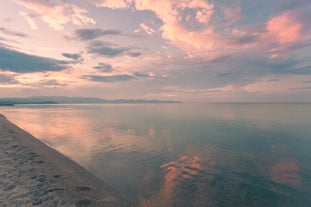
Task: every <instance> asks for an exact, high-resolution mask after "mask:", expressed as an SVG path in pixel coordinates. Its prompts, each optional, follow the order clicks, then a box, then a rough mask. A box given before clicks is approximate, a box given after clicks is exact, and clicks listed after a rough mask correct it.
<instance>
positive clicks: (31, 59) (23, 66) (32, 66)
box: [0, 47, 68, 73]
mask: <svg viewBox="0 0 311 207" xmlns="http://www.w3.org/2000/svg"><path fill="white" fill-rule="evenodd" d="M66 64H68V62H66V61H60V60H55V59H52V58H46V57H40V56H35V55H28V54H25V53H22V52H18V51H15V50H11V49H7V48H4V47H0V69H2V70H9V71H13V72H17V73H26V72H42V71H60V70H63V69H65V68H66Z"/></svg>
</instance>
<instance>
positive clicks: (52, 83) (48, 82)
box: [40, 80, 67, 87]
mask: <svg viewBox="0 0 311 207" xmlns="http://www.w3.org/2000/svg"><path fill="white" fill-rule="evenodd" d="M40 85H43V86H52V87H54V86H67V84H64V83H60V82H59V81H58V80H44V81H41V82H40Z"/></svg>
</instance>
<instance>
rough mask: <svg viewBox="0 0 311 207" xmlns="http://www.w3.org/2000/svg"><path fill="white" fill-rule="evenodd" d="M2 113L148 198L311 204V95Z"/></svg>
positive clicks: (288, 206)
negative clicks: (310, 98)
mask: <svg viewBox="0 0 311 207" xmlns="http://www.w3.org/2000/svg"><path fill="white" fill-rule="evenodd" d="M0 113H2V114H4V115H5V116H7V117H8V119H9V120H11V121H12V122H14V123H15V124H17V125H19V126H20V127H21V128H23V129H25V130H27V131H28V132H30V133H31V134H33V135H34V136H36V137H38V138H39V139H40V140H42V141H44V142H45V143H47V144H48V145H50V146H51V147H53V148H55V149H57V150H58V151H60V152H61V153H63V154H65V155H67V156H69V157H70V158H72V159H73V160H75V161H76V162H78V163H80V164H81V165H82V166H84V167H85V168H87V169H88V170H89V171H91V172H92V173H93V174H95V175H97V176H98V177H100V178H101V179H102V180H104V181H105V182H106V183H107V184H109V185H111V186H112V187H114V188H115V189H117V190H118V191H120V192H121V193H122V194H123V195H124V196H126V197H128V198H130V199H132V200H134V201H135V202H137V204H138V205H139V206H142V207H147V206H148V207H153V206H159V207H165V206H167V207H171V206H174V207H175V206H185V207H191V206H196V207H198V206H213V207H214V206H215V207H219V206H225V207H228V206H239V207H240V206H247V207H250V206H260V207H263V206H264V207H270V206H271V207H272V206H273V207H278V206H280V207H296V206H302V207H307V206H311V104H156V105H153V104H138V105H135V104H133V105H127V104H119V105H17V106H15V107H1V108H0Z"/></svg>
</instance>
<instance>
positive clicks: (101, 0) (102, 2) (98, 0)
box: [89, 0, 134, 9]
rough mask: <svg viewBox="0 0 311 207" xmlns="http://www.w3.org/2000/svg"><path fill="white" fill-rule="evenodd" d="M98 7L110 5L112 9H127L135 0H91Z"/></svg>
mask: <svg viewBox="0 0 311 207" xmlns="http://www.w3.org/2000/svg"><path fill="white" fill-rule="evenodd" d="M89 1H90V2H92V3H93V4H95V5H96V6H97V7H109V8H112V9H126V8H131V7H132V6H133V3H134V0H117V1H116V0H89Z"/></svg>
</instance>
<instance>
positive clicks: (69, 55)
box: [62, 53, 81, 60]
mask: <svg viewBox="0 0 311 207" xmlns="http://www.w3.org/2000/svg"><path fill="white" fill-rule="evenodd" d="M62 55H63V56H64V57H66V58H70V59H73V60H79V59H80V58H81V55H80V54H77V53H62Z"/></svg>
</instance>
